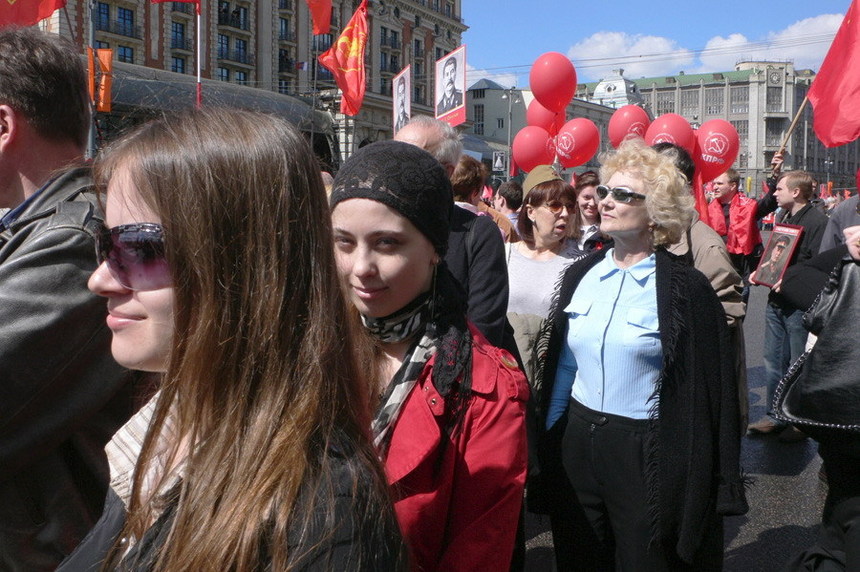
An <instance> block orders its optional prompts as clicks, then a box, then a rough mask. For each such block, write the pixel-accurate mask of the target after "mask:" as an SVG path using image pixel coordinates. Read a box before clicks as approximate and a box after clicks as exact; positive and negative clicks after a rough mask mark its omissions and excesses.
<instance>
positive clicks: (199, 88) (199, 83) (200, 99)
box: [195, 0, 203, 109]
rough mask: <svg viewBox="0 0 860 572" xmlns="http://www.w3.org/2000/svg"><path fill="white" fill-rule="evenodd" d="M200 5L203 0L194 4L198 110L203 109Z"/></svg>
mask: <svg viewBox="0 0 860 572" xmlns="http://www.w3.org/2000/svg"><path fill="white" fill-rule="evenodd" d="M202 3H203V0H197V2H195V4H196V5H197V100H196V104H197V109H200V108H201V107H203V82H202V81H201V79H200V69H201V68H202V65H201V62H200V55H201V53H202V51H203V50H202V49H201V38H202V36H203V34H202V33H201V31H200V20H201V18H200V12H201V10H200V5H201V4H202Z"/></svg>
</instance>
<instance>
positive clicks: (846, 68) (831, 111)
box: [807, 0, 860, 147]
mask: <svg viewBox="0 0 860 572" xmlns="http://www.w3.org/2000/svg"><path fill="white" fill-rule="evenodd" d="M807 96H808V97H809V102H810V103H811V104H812V108H813V109H814V110H815V113H814V115H813V128H814V129H815V134H816V135H818V138H819V139H820V140H821V142H822V143H824V146H825V147H836V146H837V145H844V144H846V143H850V142H852V141H854V140H855V139H857V138H858V137H860V0H853V2H851V6H850V7H849V8H848V12H846V13H845V19H844V20H842V25H841V26H840V27H839V30H838V31H837V32H836V36H835V37H834V38H833V43H832V44H831V45H830V50H828V52H827V55H826V56H825V57H824V62H823V63H822V64H821V69H820V70H819V71H818V75H816V76H815V79H814V80H813V81H812V86H811V87H810V88H809V93H808V95H807Z"/></svg>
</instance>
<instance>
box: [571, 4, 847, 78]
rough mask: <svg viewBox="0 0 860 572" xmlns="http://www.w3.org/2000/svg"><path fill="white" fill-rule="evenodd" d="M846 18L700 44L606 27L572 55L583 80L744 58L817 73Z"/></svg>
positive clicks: (701, 67) (695, 68) (726, 64)
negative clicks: (691, 45)
mask: <svg viewBox="0 0 860 572" xmlns="http://www.w3.org/2000/svg"><path fill="white" fill-rule="evenodd" d="M842 18H843V15H842V14H822V15H820V16H815V17H813V18H806V19H804V20H799V21H797V22H795V23H793V24H791V25H789V26H787V27H786V28H785V29H783V30H779V31H772V32H769V33H767V34H766V35H765V36H764V37H762V38H760V39H753V40H751V39H749V38H747V37H746V36H744V35H743V34H739V33H733V34H729V35H727V36H714V37H712V38H710V39H709V40H708V41H707V42H706V44H705V45H704V46H703V47H695V48H689V47H683V46H681V45H679V44H678V42H677V41H676V40H674V39H672V38H666V37H662V36H647V35H641V34H628V33H626V32H608V31H601V32H596V33H594V34H592V35H591V36H589V37H587V38H585V39H584V40H582V41H580V42H578V43H576V44H574V45H573V46H571V47H570V48H569V49H568V50H567V56H568V57H569V58H570V59H571V60H573V64H574V66H576V71H577V76H578V77H577V80H578V81H580V82H585V81H597V80H599V79H601V78H603V77H606V76H608V75H609V74H610V72H611V71H612V70H614V69H617V68H623V69H624V75H625V77H628V78H639V77H653V76H661V75H674V74H677V73H678V72H679V71H686V72H688V73H705V72H716V71H725V70H732V69H734V67H735V64H737V63H738V62H739V61H742V60H779V61H784V60H790V61H793V62H794V65H795V67H796V68H798V69H802V68H811V69H813V70H816V71H817V70H818V68H819V67H820V66H821V61H822V60H823V59H824V55H825V54H826V53H827V50H828V48H829V47H830V43H831V41H832V39H833V35H834V34H835V33H836V30H837V29H838V28H839V25H840V24H841V23H842ZM697 52H698V53H697Z"/></svg>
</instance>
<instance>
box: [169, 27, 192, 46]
mask: <svg viewBox="0 0 860 572" xmlns="http://www.w3.org/2000/svg"><path fill="white" fill-rule="evenodd" d="M170 47H171V48H174V49H179V50H185V49H187V48H188V46H186V45H185V24H183V23H182V22H171V23H170Z"/></svg>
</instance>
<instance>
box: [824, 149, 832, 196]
mask: <svg viewBox="0 0 860 572" xmlns="http://www.w3.org/2000/svg"><path fill="white" fill-rule="evenodd" d="M831 166H833V160H831V159H830V154H829V153H828V154H827V156H826V157H824V169H825V171H826V172H827V188H830V167H831Z"/></svg>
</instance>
